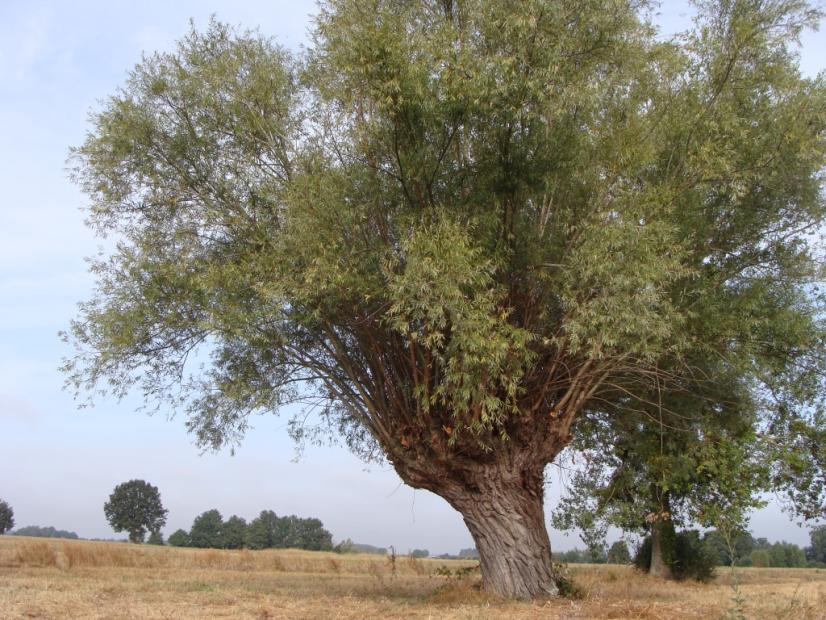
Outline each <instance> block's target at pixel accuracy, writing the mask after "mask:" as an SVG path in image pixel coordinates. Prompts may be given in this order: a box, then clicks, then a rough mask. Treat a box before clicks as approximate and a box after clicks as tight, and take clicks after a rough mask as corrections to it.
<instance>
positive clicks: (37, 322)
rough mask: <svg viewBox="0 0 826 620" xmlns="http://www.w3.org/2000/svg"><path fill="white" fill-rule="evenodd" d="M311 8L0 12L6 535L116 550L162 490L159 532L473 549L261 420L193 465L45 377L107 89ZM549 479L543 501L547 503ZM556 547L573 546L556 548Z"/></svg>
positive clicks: (666, 18)
mask: <svg viewBox="0 0 826 620" xmlns="http://www.w3.org/2000/svg"><path fill="white" fill-rule="evenodd" d="M314 11H315V5H314V3H313V2H310V1H307V0H300V1H296V0H293V1H289V2H288V1H277V0H271V1H269V2H263V1H260V2H255V1H252V0H250V1H242V0H235V1H229V0H225V1H223V0H201V1H197V2H196V1H194V0H185V1H174V2H173V1H166V2H159V1H157V0H144V1H142V2H137V1H125V0H124V1H113V0H109V1H106V2H103V1H74V2H58V1H51V2H49V1H36V0H29V1H22V0H2V2H0V136H2V141H0V187H2V198H0V498H3V499H5V500H6V501H8V502H9V503H10V504H11V505H12V506H13V507H14V510H15V517H16V521H17V525H18V526H24V525H30V524H36V525H53V526H55V527H58V528H61V529H69V530H74V531H76V532H77V533H78V534H80V535H81V536H84V537H110V536H113V535H114V533H113V532H112V531H111V529H110V528H109V526H108V525H107V523H106V521H105V519H104V516H103V510H102V506H103V502H104V501H105V500H106V498H107V496H108V494H109V493H110V492H111V490H112V488H113V487H114V486H115V485H116V484H118V483H119V482H122V481H124V480H128V479H131V478H143V479H145V480H148V481H150V482H152V483H153V484H155V485H157V486H158V487H159V488H160V491H161V494H162V497H163V500H164V503H165V505H166V507H167V508H168V509H169V520H168V525H167V528H166V533H167V534H169V533H170V532H172V531H173V530H175V529H177V528H179V527H183V528H186V529H188V528H189V526H190V524H191V523H192V519H193V518H194V517H195V516H196V515H197V514H199V513H201V512H203V511H204V510H207V509H211V508H218V509H219V510H220V511H221V512H222V513H223V514H224V515H225V516H229V515H230V514H233V513H234V514H238V515H240V516H243V517H245V518H247V519H250V518H252V517H254V516H255V515H256V514H257V513H258V512H259V511H260V510H262V509H265V508H266V509H273V510H275V511H276V512H277V513H279V514H285V513H286V514H289V513H295V514H298V515H302V516H316V517H319V518H320V519H321V520H322V521H323V522H324V523H325V525H326V526H327V527H328V529H330V530H331V531H332V532H333V535H334V536H335V538H336V539H342V538H346V537H350V538H353V539H354V540H357V541H360V542H368V543H371V544H375V545H380V546H386V545H391V544H392V545H395V546H396V548H397V550H399V551H407V550H408V549H410V548H415V547H418V548H428V549H430V550H431V551H433V552H437V553H441V552H455V551H457V550H458V549H460V548H462V547H469V546H471V545H472V540H471V538H470V535H469V534H468V532H467V529H466V528H465V526H464V524H463V523H462V521H461V518H460V517H459V515H458V514H457V513H456V512H455V511H453V510H452V509H451V508H450V507H449V506H448V505H447V504H446V503H445V502H444V501H443V500H441V499H440V498H438V497H435V496H434V495H432V494H430V493H427V492H421V491H420V492H414V491H413V490H412V489H410V488H409V487H406V486H404V485H402V484H401V482H400V481H399V479H398V477H397V476H396V475H395V473H394V472H392V471H391V470H389V469H387V468H381V467H371V468H369V470H367V468H365V466H364V465H363V464H362V463H360V462H359V461H358V460H357V459H356V458H355V457H353V456H351V455H349V454H348V453H347V452H346V451H344V450H343V449H341V448H312V449H308V450H307V452H306V453H305V455H304V456H303V458H302V459H301V460H300V461H299V462H293V457H294V449H293V446H292V444H291V442H290V441H289V439H288V438H287V436H286V433H285V429H284V425H285V422H284V419H283V418H275V417H265V418H257V419H256V420H255V423H254V426H255V428H254V429H253V430H251V431H250V432H249V434H248V436H247V438H246V440H245V442H244V443H243V445H242V446H241V448H240V449H239V450H238V451H237V452H236V455H235V456H230V455H229V454H228V453H221V454H217V455H215V454H205V455H200V453H199V451H198V449H197V448H196V447H195V446H194V445H193V444H192V441H191V439H190V438H189V437H188V436H187V435H186V433H185V431H184V429H183V423H182V421H181V420H172V421H168V420H166V419H165V417H164V416H156V417H153V418H150V417H147V416H145V415H143V414H139V413H135V412H134V409H135V407H136V406H137V405H138V403H137V401H135V400H131V401H129V402H123V403H116V402H112V401H111V400H104V401H100V402H98V403H97V404H96V407H95V408H93V409H86V410H82V411H78V410H77V409H76V407H75V405H74V403H73V402H72V399H71V397H70V396H69V395H68V394H67V393H65V392H63V391H62V389H61V386H62V382H63V378H62V376H61V375H60V373H59V372H58V370H57V367H58V365H59V364H60V360H61V358H62V357H63V356H64V355H66V354H68V353H69V351H68V349H67V347H66V346H65V345H64V344H63V343H61V342H60V340H59V339H58V337H57V332H58V331H59V330H61V329H65V328H66V326H67V324H68V321H69V320H70V318H71V317H72V316H73V315H74V308H75V304H76V302H78V301H80V300H82V299H85V298H87V297H88V296H89V293H90V291H91V287H92V280H91V277H90V276H89V275H88V274H87V272H86V265H85V263H84V260H83V258H84V256H89V255H92V254H94V253H95V252H96V250H97V248H98V246H99V245H100V242H99V240H97V239H95V238H94V237H93V236H92V235H91V233H89V232H88V231H87V230H86V229H85V227H84V225H83V214H82V212H81V210H80V209H81V207H82V206H83V205H84V203H85V200H84V197H83V195H82V194H80V192H79V191H78V190H77V189H76V188H75V187H74V186H73V185H72V184H71V183H70V182H69V181H68V180H67V178H66V173H65V159H66V155H67V151H68V148H69V146H71V145H77V144H79V143H80V142H82V140H83V136H84V133H85V132H86V131H87V127H88V126H87V115H88V112H89V110H90V109H92V108H93V107H94V106H95V104H96V102H97V101H99V100H101V99H102V98H105V97H106V96H107V95H109V94H112V93H113V92H114V91H115V90H116V88H117V87H118V86H119V85H120V84H121V83H122V82H123V80H124V78H125V76H126V73H127V71H128V70H129V69H130V68H131V67H132V66H133V65H134V64H135V63H136V62H137V61H138V60H139V58H140V54H141V52H142V51H146V52H151V51H155V50H163V49H170V48H171V47H172V46H173V45H174V42H175V40H176V39H178V38H180V37H181V36H182V35H183V34H184V33H185V32H186V31H187V29H188V23H189V19H190V18H192V19H194V20H195V23H196V25H197V26H201V27H203V26H204V25H205V24H206V23H207V21H208V20H209V17H210V15H212V14H215V15H216V16H217V17H218V18H219V19H220V20H222V21H227V22H230V23H233V24H240V25H243V26H246V27H258V28H260V29H261V31H262V32H263V33H265V34H268V35H271V36H273V37H275V38H276V39H277V40H278V41H279V42H281V43H282V44H284V45H287V46H289V47H292V48H296V49H297V48H298V47H299V46H300V45H301V44H302V43H304V42H305V41H306V33H307V31H308V28H309V27H310V18H309V14H311V13H313V12H314ZM661 13H662V15H661V23H662V25H663V28H664V30H667V31H675V30H679V29H680V28H682V27H683V25H685V24H686V23H687V18H686V15H687V14H688V10H687V9H686V5H685V3H684V2H666V3H665V6H664V7H663V9H662V11H661ZM824 55H826V41H824V37H823V36H822V35H820V34H817V33H810V34H808V35H807V36H806V37H805V38H804V42H803V52H802V65H801V66H802V67H803V70H804V72H805V73H807V74H810V75H814V74H815V73H817V72H818V71H820V70H822V69H823V68H824V67H826V60H824ZM552 478H553V481H554V484H553V485H552V488H551V492H550V493H549V504H552V503H553V502H555V499H556V497H557V496H558V492H557V489H558V487H559V484H558V481H557V478H556V475H553V476H552ZM752 529H753V530H754V531H755V533H756V534H757V535H759V536H766V537H767V538H769V539H771V540H780V539H786V540H789V541H791V542H795V543H798V544H806V543H808V534H807V533H806V532H805V531H804V530H801V529H800V528H798V527H796V526H794V525H793V524H791V523H790V522H789V520H788V519H787V518H785V516H783V515H782V514H780V512H779V510H778V508H777V507H776V506H775V507H771V508H769V509H766V510H763V511H761V512H760V513H758V514H756V515H755V516H754V519H753V522H752ZM552 544H553V546H554V547H555V548H556V549H567V548H570V547H572V546H575V545H579V546H582V545H581V543H580V541H579V540H578V538H577V537H576V536H571V537H568V538H564V537H563V536H562V535H561V534H557V533H552Z"/></svg>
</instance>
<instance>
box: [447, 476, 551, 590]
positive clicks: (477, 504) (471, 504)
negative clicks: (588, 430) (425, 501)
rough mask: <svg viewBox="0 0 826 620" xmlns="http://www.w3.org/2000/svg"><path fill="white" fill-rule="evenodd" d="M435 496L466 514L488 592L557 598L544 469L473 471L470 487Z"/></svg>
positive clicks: (453, 487)
mask: <svg viewBox="0 0 826 620" xmlns="http://www.w3.org/2000/svg"><path fill="white" fill-rule="evenodd" d="M436 492H437V493H439V494H440V495H442V497H444V498H445V499H447V501H448V502H450V504H451V505H452V506H453V507H454V508H456V510H458V511H459V512H460V513H461V514H462V517H463V518H464V521H465V524H467V527H468V529H469V530H470V533H471V536H473V540H474V541H475V543H476V549H477V550H478V551H479V560H480V564H481V569H482V585H483V587H484V588H485V590H487V591H489V592H493V593H495V594H498V595H499V596H502V597H506V598H518V599H533V598H540V597H548V596H556V595H558V594H559V588H558V587H557V584H556V579H555V575H554V572H553V566H552V563H551V543H550V540H549V539H548V531H547V529H546V528H545V517H544V506H543V482H542V472H541V469H540V470H539V471H536V468H534V469H533V470H522V471H520V470H519V469H518V468H516V471H514V469H513V468H508V467H505V466H503V465H501V464H493V465H487V466H483V467H480V469H479V470H477V471H473V472H471V476H470V478H469V480H468V483H467V484H464V485H452V484H451V485H447V487H446V488H440V489H438V490H436Z"/></svg>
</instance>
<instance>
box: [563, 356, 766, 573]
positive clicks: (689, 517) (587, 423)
mask: <svg viewBox="0 0 826 620" xmlns="http://www.w3.org/2000/svg"><path fill="white" fill-rule="evenodd" d="M704 372H708V373H714V374H715V375H716V377H717V381H716V385H715V386H713V387H715V388H716V389H715V390H714V391H712V390H710V389H708V388H710V387H712V386H708V385H697V386H695V387H693V388H692V387H689V385H686V386H685V389H684V390H683V391H682V393H680V392H676V391H675V392H673V393H670V394H665V395H662V394H657V393H653V394H650V395H649V396H648V397H647V398H645V399H644V400H643V402H641V403H640V404H639V405H638V406H637V407H636V411H632V412H628V413H626V414H623V415H620V414H619V412H618V411H612V410H611V409H609V408H606V410H604V411H602V412H591V413H588V414H585V415H584V416H583V417H582V418H580V420H579V421H578V426H579V428H580V433H578V436H577V438H576V439H575V440H574V441H573V442H572V444H571V447H572V449H573V450H574V453H573V458H574V459H576V458H581V457H584V463H585V465H584V466H579V467H578V468H577V469H576V470H575V472H574V474H573V476H572V477H571V479H570V482H569V484H568V493H567V495H566V496H565V497H564V498H563V500H562V502H561V503H560V505H559V506H558V507H557V509H556V510H555V512H554V515H553V520H554V524H555V526H556V527H558V528H560V529H572V528H575V527H576V528H579V529H580V530H582V532H583V534H582V535H583V540H586V543H589V544H595V543H594V542H589V541H590V540H591V539H593V540H594V541H599V540H602V539H604V536H605V531H606V529H607V527H608V526H615V527H619V528H621V529H623V530H625V531H628V532H635V533H638V534H643V535H649V536H650V537H651V548H650V551H649V550H647V551H646V554H645V555H644V556H643V557H645V558H646V559H647V560H648V561H649V562H650V563H649V565H647V566H645V567H642V568H644V569H646V570H648V571H649V572H651V573H652V574H654V575H656V576H659V577H670V576H672V565H673V563H674V561H676V555H675V553H676V550H675V548H674V545H675V544H676V543H677V535H676V529H675V528H676V527H678V526H681V527H686V526H688V525H690V524H700V525H702V526H703V527H717V528H718V530H716V535H717V536H718V537H719V542H720V544H721V545H723V546H726V545H727V544H728V543H729V542H732V541H733V540H734V539H735V538H736V537H737V536H738V535H739V533H740V532H741V531H742V529H743V527H744V525H745V520H746V519H747V515H748V513H749V511H750V510H751V509H753V508H755V507H758V506H760V505H761V504H762V500H761V499H760V497H759V496H758V495H757V493H758V492H759V491H761V490H767V489H768V487H769V471H768V465H767V464H766V458H767V457H766V455H765V454H764V451H761V449H760V447H759V445H760V442H759V441H758V438H757V435H756V433H755V430H754V428H753V423H754V420H755V417H756V412H755V405H754V403H753V402H752V401H751V400H750V399H749V398H748V393H747V392H745V391H744V390H743V389H741V388H740V386H739V385H738V384H737V382H736V381H731V382H730V383H728V384H727V382H726V381H724V380H723V377H724V375H725V372H726V370H725V368H717V367H710V368H706V369H705V370H704ZM729 378H730V379H731V377H729ZM666 429H668V431H669V432H665V431H666ZM595 439H596V441H595ZM580 462H581V461H580ZM724 534H725V535H724ZM729 555H730V554H729Z"/></svg>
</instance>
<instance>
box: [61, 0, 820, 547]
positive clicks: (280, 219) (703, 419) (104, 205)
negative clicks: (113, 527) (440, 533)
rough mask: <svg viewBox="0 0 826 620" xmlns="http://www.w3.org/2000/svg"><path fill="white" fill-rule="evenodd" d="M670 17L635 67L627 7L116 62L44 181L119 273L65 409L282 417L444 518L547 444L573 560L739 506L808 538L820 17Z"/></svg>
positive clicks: (210, 424) (233, 424)
mask: <svg viewBox="0 0 826 620" xmlns="http://www.w3.org/2000/svg"><path fill="white" fill-rule="evenodd" d="M699 8H700V10H699V14H698V18H697V21H696V23H695V24H694V26H693V28H692V29H691V30H690V31H689V32H686V33H683V34H682V35H681V36H679V37H675V38H673V39H671V40H663V39H662V38H661V37H659V36H658V34H657V32H656V30H655V29H654V28H653V27H652V25H651V24H650V23H649V21H648V18H647V15H648V14H647V3H636V2H616V1H615V0H593V1H592V2H589V3H588V4H587V6H572V5H571V4H570V3H568V2H565V1H563V0H532V1H530V2H517V3H514V2H511V1H509V0H484V1H482V0H467V1H464V2H408V3H399V2H397V1H396V0H377V1H373V0H370V1H367V0H331V1H330V2H327V3H325V4H324V5H323V6H322V9H321V11H320V14H319V16H318V18H317V20H316V23H315V29H314V33H313V46H312V47H311V49H309V50H308V51H307V52H306V53H304V54H302V55H301V56H300V57H298V56H293V55H291V54H290V53H288V52H287V51H285V50H284V49H282V48H281V47H279V46H278V45H276V44H274V43H273V42H271V41H270V40H268V39H266V38H265V37H263V36H261V35H260V34H258V33H254V32H252V33H251V32H240V31H236V30H233V29H231V28H228V27H226V26H224V25H222V24H218V23H212V24H211V25H210V27H209V29H208V30H207V31H206V32H203V33H198V32H194V31H193V32H190V33H189V34H188V35H187V36H186V37H185V38H184V39H183V40H182V41H181V42H180V43H179V45H178V47H177V49H176V50H175V51H173V52H170V53H165V54H156V55H153V56H150V57H147V58H146V59H145V60H144V61H143V62H142V63H140V64H139V65H138V66H137V67H135V69H134V70H133V71H132V72H131V73H130V76H129V78H128V80H127V82H126V84H125V85H124V87H123V88H122V89H121V90H120V91H119V92H118V93H117V94H116V95H115V96H113V97H111V98H110V99H108V100H107V101H106V102H105V103H104V104H103V105H102V107H101V109H100V110H99V111H97V112H96V113H95V114H94V116H93V118H92V129H91V131H90V133H89V135H88V138H87V139H86V141H85V142H84V143H83V144H82V145H81V146H80V147H79V148H77V149H75V150H74V151H73V154H72V162H73V164H72V165H73V176H74V178H75V179H76V180H77V182H78V183H79V184H80V186H81V187H82V189H83V190H84V191H85V192H86V193H87V194H88V195H89V197H90V206H89V222H90V225H91V226H92V227H93V228H94V229H95V230H96V231H97V232H99V233H101V234H104V235H106V234H111V235H113V236H115V238H117V239H118V244H117V248H116V250H115V251H114V253H113V255H112V256H111V257H109V258H104V259H101V260H98V261H95V262H93V263H92V265H93V266H92V270H93V272H94V275H95V277H96V279H97V287H96V290H95V293H94V295H93V296H92V298H91V299H90V300H89V301H88V302H86V303H85V304H83V305H82V306H81V309H80V313H79V316H78V318H77V320H76V321H74V322H73V324H72V329H71V335H70V336H67V337H68V338H69V339H70V340H71V341H72V342H73V343H74V345H75V346H76V355H75V356H74V357H73V358H72V359H69V360H67V362H66V366H65V370H66V372H67V376H68V381H69V382H70V384H72V385H73V386H74V387H75V388H76V389H77V390H79V391H83V392H88V393H94V392H95V391H96V390H98V389H100V388H107V387H108V388H110V389H111V390H112V391H114V392H115V393H116V394H124V393H126V392H127V391H129V390H130V389H131V388H137V389H139V390H140V391H141V393H142V394H144V395H145V397H146V398H147V399H148V400H150V401H151V402H154V403H157V405H158V406H162V405H164V406H165V405H166V404H168V405H169V406H171V407H173V408H176V409H183V410H184V411H185V414H186V419H187V427H188V428H189V430H190V431H191V432H193V433H194V434H195V436H196V438H197V440H198V442H199V443H200V444H201V445H204V446H207V447H212V448H216V449H217V448H219V447H221V446H223V445H225V444H234V443H235V442H237V441H239V440H240V438H241V436H242V435H243V434H244V432H245V431H246V430H247V428H248V424H249V422H248V421H249V416H250V415H252V414H255V413H269V412H276V411H279V410H281V409H283V408H284V407H285V406H286V405H289V404H293V403H298V404H303V405H306V406H307V408H306V409H305V410H303V411H302V410H300V408H296V409H294V410H295V411H297V412H298V413H296V415H295V417H294V418H293V419H292V421H291V425H290V428H291V431H292V434H293V435H294V436H295V437H296V438H297V439H299V440H306V439H308V438H310V439H312V438H313V437H314V433H315V432H323V431H326V430H329V431H331V432H332V433H333V434H335V435H338V436H340V437H341V439H342V440H343V442H344V443H345V444H346V445H347V446H349V447H350V448H351V449H353V450H354V451H355V452H356V453H357V454H359V455H360V456H363V457H365V458H371V457H377V456H381V455H383V456H385V457H387V458H388V460H389V461H390V462H391V463H392V464H393V466H394V467H395V469H396V471H397V472H398V473H399V475H400V476H401V477H402V479H403V480H405V482H407V483H408V484H411V485H413V486H414V487H417V488H421V487H424V488H428V489H430V490H433V491H435V492H437V493H441V494H447V493H449V492H457V491H456V489H463V490H464V492H468V491H469V489H472V488H474V485H475V482H474V481H473V480H471V478H472V477H473V476H472V475H471V474H473V473H474V472H475V471H477V470H479V469H481V468H483V465H482V464H484V469H485V470H486V471H494V470H495V468H489V467H488V464H490V463H491V462H493V461H496V460H500V461H501V462H502V463H506V462H507V463H516V462H518V463H524V464H525V468H526V469H525V471H526V472H527V471H528V470H531V471H530V472H529V473H530V475H531V476H533V477H536V478H539V477H541V474H542V471H543V469H544V467H545V466H546V465H547V464H548V463H549V462H551V461H553V460H554V459H555V458H556V457H557V455H558V454H559V453H560V452H561V451H562V450H563V449H564V448H565V446H566V445H568V444H570V443H571V442H572V441H573V447H574V448H575V450H576V452H578V453H579V454H584V455H585V457H586V458H585V461H586V463H592V464H593V466H585V467H584V470H585V471H584V473H583V475H584V476H585V478H584V480H585V482H583V488H584V489H585V491H584V493H585V495H588V496H592V497H593V498H594V500H593V502H592V503H589V502H588V501H583V502H579V504H576V506H574V511H575V512H576V513H577V514H578V515H580V516H578V517H572V519H571V520H570V522H571V523H574V522H577V521H578V520H580V521H581V520H582V519H584V517H582V515H585V514H587V512H588V511H589V510H590V511H591V512H592V513H593V515H595V516H594V518H593V519H591V521H592V523H591V524H590V525H591V526H593V527H591V530H590V532H589V533H588V536H591V534H592V533H593V534H594V536H593V537H592V538H589V540H588V541H587V543H586V544H588V545H589V546H592V547H594V548H596V547H595V546H594V545H597V544H598V540H599V536H598V534H599V528H600V527H603V526H605V524H606V522H608V523H613V524H619V525H620V526H621V527H623V528H624V529H628V530H629V531H637V532H641V533H642V532H645V531H647V529H648V527H647V525H646V524H647V523H649V521H648V518H649V516H650V515H652V514H653V515H663V514H665V513H669V518H670V519H673V520H674V521H675V522H677V523H679V524H681V525H688V524H689V523H696V524H697V525H699V526H703V527H715V528H717V529H719V530H720V531H723V530H725V531H726V532H728V534H727V536H729V537H730V534H731V533H733V532H736V531H738V530H740V529H742V528H743V525H744V520H745V515H746V514H747V513H748V511H749V510H750V509H751V508H753V507H755V506H756V505H758V504H759V503H760V502H759V500H758V499H756V498H758V497H759V492H760V491H764V490H767V489H774V490H778V491H780V492H781V493H784V494H785V496H786V497H788V499H789V502H790V504H791V506H792V508H793V509H794V510H795V511H796V512H797V513H798V514H800V515H801V516H802V517H804V518H807V519H809V518H814V517H815V516H817V515H821V514H823V508H824V506H825V505H826V478H825V477H824V471H826V453H824V446H826V441H824V439H825V438H826V437H825V436H824V433H826V418H824V414H823V412H822V411H821V409H820V403H821V402H822V401H823V398H822V396H823V394H824V393H826V389H824V387H825V386H824V381H823V379H824V376H823V373H822V371H821V370H820V369H821V368H822V367H823V361H824V357H826V356H824V350H826V338H824V329H823V327H824V326H823V322H822V321H823V316H826V315H824V313H823V298H822V291H821V289H820V288H819V287H820V282H821V280H822V273H823V272H822V268H821V267H822V265H821V257H822V256H823V252H822V247H821V244H820V241H819V239H818V237H817V235H816V234H813V233H814V232H816V231H817V230H819V227H820V226H821V224H822V222H823V218H824V215H826V200H824V192H823V175H822V171H823V169H824V166H825V165H826V143H824V141H823V132H824V129H826V116H824V112H823V110H824V109H826V82H824V80H823V79H822V78H819V79H812V80H809V79H805V78H803V77H801V75H800V72H799V71H798V68H797V57H796V54H795V49H794V44H795V41H797V40H798V38H799V36H800V34H801V32H802V31H803V30H805V29H806V28H810V27H813V26H815V25H816V24H817V21H818V19H819V13H818V12H817V11H816V10H813V9H811V8H810V7H809V6H808V5H807V4H806V3H805V2H803V1H802V0H777V1H773V2H751V1H747V0H716V1H715V0H709V1H708V2H702V3H700V7H699ZM572 16H573V17H572ZM193 356H195V357H198V359H203V360H206V363H205V364H204V365H203V366H201V365H196V364H192V363H190V362H189V361H190V360H192V359H193ZM313 412H317V413H313ZM592 457H593V458H592ZM514 479H515V478H514ZM284 525H285V527H286V529H285V531H284V532H281V533H276V532H275V529H276V528H275V524H273V526H272V527H270V526H269V525H266V524H263V523H262V524H259V525H258V526H257V527H256V528H255V530H254V534H253V536H252V539H253V540H254V542H253V545H255V546H261V545H264V546H270V545H272V544H274V541H276V540H277V541H278V543H277V544H293V541H294V539H295V534H294V532H293V530H294V529H295V528H293V527H292V526H289V527H287V524H286V523H285V524H284ZM626 526H627V527H626ZM290 537H293V538H290ZM299 538H300V537H299ZM322 538H323V537H319V539H318V541H317V542H314V543H313V545H315V546H325V545H327V544H328V543H327V541H326V540H322Z"/></svg>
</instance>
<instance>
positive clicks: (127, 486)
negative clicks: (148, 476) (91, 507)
mask: <svg viewBox="0 0 826 620" xmlns="http://www.w3.org/2000/svg"><path fill="white" fill-rule="evenodd" d="M103 512H104V514H105V515H106V520H107V521H109V525H111V526H112V529H113V530H115V531H116V532H123V531H126V532H129V540H130V541H131V542H133V543H139V542H143V539H144V536H146V532H157V531H160V529H161V528H162V527H163V526H164V524H165V523H166V514H167V510H166V509H164V507H163V504H162V503H161V494H160V493H159V492H158V487H155V486H152V485H151V484H149V483H148V482H145V481H143V480H129V481H128V482H123V483H121V484H119V485H118V486H116V487H115V489H114V490H113V491H112V494H111V495H110V496H109V500H108V501H107V502H106V503H104V505H103Z"/></svg>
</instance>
